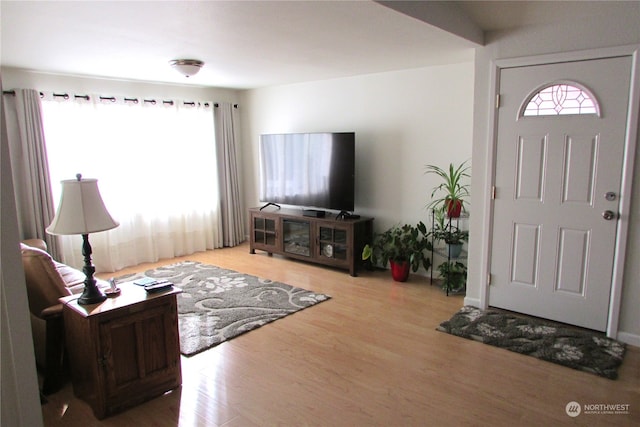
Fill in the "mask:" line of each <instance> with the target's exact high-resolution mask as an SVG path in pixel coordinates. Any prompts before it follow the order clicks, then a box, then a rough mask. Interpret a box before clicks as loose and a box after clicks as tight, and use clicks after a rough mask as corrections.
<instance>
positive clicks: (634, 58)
mask: <svg viewBox="0 0 640 427" xmlns="http://www.w3.org/2000/svg"><path fill="white" fill-rule="evenodd" d="M619 56H629V57H631V62H632V66H631V79H630V87H629V107H628V113H627V120H626V126H627V129H626V132H625V141H624V157H623V166H622V181H621V194H622V195H626V196H623V197H621V198H620V211H619V212H620V217H619V220H618V224H617V229H616V244H615V254H614V261H613V275H612V282H611V286H612V287H611V296H610V299H609V313H608V319H607V330H606V332H607V336H608V337H611V338H617V334H618V324H619V317H620V306H621V303H622V284H623V278H624V264H625V259H626V252H627V238H628V231H629V215H630V213H631V198H630V195H631V194H632V192H631V191H632V183H633V172H634V159H635V153H636V146H637V138H638V127H639V126H640V125H639V124H638V123H639V122H638V117H639V107H640V105H639V103H640V100H639V98H640V45H629V46H620V47H613V48H602V49H590V50H580V51H573V52H564V53H554V54H546V55H535V56H525V57H519V58H510V59H496V60H492V61H491V64H490V67H491V69H490V72H489V78H490V83H489V93H490V94H491V97H490V102H491V104H492V105H491V106H490V107H489V110H490V111H489V126H488V132H487V141H486V142H487V148H488V149H487V167H486V169H485V176H484V178H485V179H484V182H485V188H483V189H481V191H482V193H483V194H486V195H489V197H485V198H484V200H483V206H482V207H481V209H482V211H483V212H485V213H486V214H485V215H484V216H483V223H482V231H481V233H478V234H479V237H480V239H481V245H482V246H481V247H483V248H487V250H486V251H482V255H481V256H482V259H481V263H480V281H481V283H482V286H481V291H480V295H479V297H480V299H479V306H480V308H481V309H486V308H487V307H488V306H489V304H490V301H489V286H490V285H489V282H490V280H491V278H490V276H489V275H490V268H491V253H492V247H493V244H492V241H491V236H492V234H493V230H492V226H493V216H494V212H493V205H494V204H493V199H492V197H491V194H492V188H493V186H494V185H495V170H496V154H497V139H498V138H497V137H498V128H497V125H498V114H497V110H498V102H499V98H498V95H499V89H500V71H501V70H502V69H505V68H512V67H523V66H532V65H544V64H553V63H559V62H571V61H583V60H589V59H605V58H612V57H619Z"/></svg>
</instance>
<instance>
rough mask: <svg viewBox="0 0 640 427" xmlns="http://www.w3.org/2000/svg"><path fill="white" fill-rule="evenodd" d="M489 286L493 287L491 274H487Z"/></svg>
mask: <svg viewBox="0 0 640 427" xmlns="http://www.w3.org/2000/svg"><path fill="white" fill-rule="evenodd" d="M487 286H491V273H489V274H487Z"/></svg>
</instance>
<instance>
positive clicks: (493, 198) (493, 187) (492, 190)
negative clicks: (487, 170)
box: [491, 185, 496, 200]
mask: <svg viewBox="0 0 640 427" xmlns="http://www.w3.org/2000/svg"><path fill="white" fill-rule="evenodd" d="M495 199H496V186H495V185H493V186H492V187H491V200H495Z"/></svg>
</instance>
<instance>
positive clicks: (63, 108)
mask: <svg viewBox="0 0 640 427" xmlns="http://www.w3.org/2000/svg"><path fill="white" fill-rule="evenodd" d="M42 106H43V121H44V129H45V136H46V144H47V152H48V157H49V164H50V167H49V169H50V174H51V182H52V187H53V188H52V190H53V194H54V199H55V201H56V203H58V200H59V197H60V190H61V186H60V184H59V182H60V181H61V180H63V179H74V177H75V175H76V173H81V174H82V175H83V176H84V177H86V178H96V179H98V186H99V188H100V193H101V194H102V197H103V199H104V202H105V205H106V206H107V209H108V210H109V212H110V213H111V215H112V216H113V218H114V219H116V220H117V221H118V222H120V226H119V227H118V228H115V229H113V230H109V231H106V232H102V233H95V234H92V235H91V236H90V237H89V240H90V242H91V246H92V248H93V261H94V264H95V266H96V270H97V271H99V272H100V271H116V270H118V269H121V268H123V267H126V266H131V265H137V264H139V263H141V262H149V261H157V260H158V259H163V258H171V257H175V256H180V255H187V254H190V253H194V252H197V251H203V250H206V249H213V248H217V247H221V246H222V232H221V222H220V213H219V212H220V206H219V204H220V203H219V196H218V182H217V172H216V149H215V134H214V125H213V106H212V105H211V103H207V104H206V105H205V104H202V103H195V104H193V105H186V104H185V103H183V102H179V101H175V102H173V103H172V104H169V103H163V102H162V101H158V102H156V103H155V105H154V104H151V103H146V102H139V103H134V102H131V101H126V100H124V99H120V98H114V100H100V97H99V96H90V100H86V99H83V98H79V99H75V100H60V99H57V97H53V96H52V95H50V94H47V95H46V97H45V99H44V100H43V102H42ZM61 246H62V254H63V255H62V258H63V261H64V262H65V263H68V264H70V265H74V266H78V267H79V266H82V265H83V261H82V254H81V250H80V249H81V238H80V237H79V236H64V237H63V238H62V239H61Z"/></svg>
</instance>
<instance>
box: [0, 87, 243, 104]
mask: <svg viewBox="0 0 640 427" xmlns="http://www.w3.org/2000/svg"><path fill="white" fill-rule="evenodd" d="M39 93H40V98H44V93H42V92H39ZM2 94H3V95H14V96H15V94H16V91H15V90H3V91H2ZM53 97H54V98H64V99H69V98H70V96H69V94H68V93H55V92H54V93H53ZM73 97H74V99H78V98H82V99H84V100H85V101H89V99H90V97H89V95H75V94H74V95H73ZM100 100H101V101H111V102H116V97H115V96H100ZM124 101H125V102H133V103H134V104H137V103H138V102H140V101H139V100H138V98H127V97H124ZM143 102H145V103H149V104H151V105H155V104H156V103H157V102H159V101H157V100H155V99H143ZM162 103H163V104H166V105H173V103H174V102H173V101H172V100H168V101H167V100H162ZM196 104H197V102H196V101H184V105H191V106H195V105H196ZM204 106H205V107H208V106H209V103H208V102H205V103H204ZM213 106H214V107H216V108H217V107H218V106H219V104H218V103H217V102H216V103H214V104H213ZM233 108H238V104H233Z"/></svg>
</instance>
